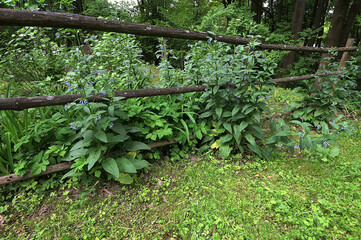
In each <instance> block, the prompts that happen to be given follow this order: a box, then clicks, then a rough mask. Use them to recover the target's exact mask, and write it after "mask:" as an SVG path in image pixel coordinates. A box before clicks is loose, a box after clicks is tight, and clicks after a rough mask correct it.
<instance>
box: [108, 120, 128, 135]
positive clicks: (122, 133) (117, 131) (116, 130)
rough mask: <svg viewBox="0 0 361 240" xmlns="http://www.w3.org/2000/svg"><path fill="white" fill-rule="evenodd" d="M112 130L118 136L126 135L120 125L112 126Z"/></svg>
mask: <svg viewBox="0 0 361 240" xmlns="http://www.w3.org/2000/svg"><path fill="white" fill-rule="evenodd" d="M112 130H113V131H114V132H116V133H118V134H119V135H127V133H126V131H125V129H124V126H123V125H122V124H120V123H115V124H114V126H113V127H112Z"/></svg>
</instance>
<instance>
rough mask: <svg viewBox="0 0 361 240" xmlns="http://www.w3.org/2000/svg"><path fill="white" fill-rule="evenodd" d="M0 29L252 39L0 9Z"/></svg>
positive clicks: (283, 48) (291, 48)
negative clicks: (40, 29) (4, 27)
mask: <svg viewBox="0 0 361 240" xmlns="http://www.w3.org/2000/svg"><path fill="white" fill-rule="evenodd" d="M0 25H3V26H5V25H17V26H37V27H56V28H75V29H84V30H99V31H105V32H118V33H128V34H136V35H142V36H154V37H165V38H181V39H188V40H201V41H207V40H208V39H209V38H213V39H216V40H217V41H220V42H225V43H231V44H236V45H246V44H248V43H249V42H250V41H254V40H252V39H249V38H241V37H237V36H227V35H214V34H211V33H207V32H200V31H190V30H184V29H175V28H166V27H159V26H153V25H146V24H139V23H128V22H122V21H115V20H109V19H103V18H96V17H88V16H84V15H78V14H66V13H56V12H39V11H23V10H13V9H0ZM258 42H259V43H260V44H259V45H257V46H256V47H257V48H258V49H262V50H267V49H268V50H281V51H305V52H322V53H327V52H329V51H330V50H331V49H332V50H335V51H339V52H345V51H355V50H357V47H340V48H323V47H304V46H290V45H276V44H264V43H261V42H260V41H258Z"/></svg>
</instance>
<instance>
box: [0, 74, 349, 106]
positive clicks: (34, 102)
mask: <svg viewBox="0 0 361 240" xmlns="http://www.w3.org/2000/svg"><path fill="white" fill-rule="evenodd" d="M343 72H344V71H336V72H328V73H318V74H309V75H303V76H297V77H287V78H278V79H273V81H274V82H276V83H284V82H294V81H301V80H306V79H312V78H314V77H316V76H319V77H322V76H330V75H339V74H342V73H343ZM230 85H232V84H230ZM211 87H212V86H207V85H196V86H188V87H173V88H152V89H136V90H125V91H114V92H113V95H114V96H116V97H123V100H126V99H128V98H137V97H153V96H161V95H169V94H181V93H189V92H202V91H205V90H207V89H208V88H211ZM224 87H225V86H223V88H224ZM82 98H84V95H82V94H71V95H54V96H38V97H14V98H0V110H15V111H20V110H24V109H27V108H34V107H46V106H56V105H65V104H67V103H71V102H74V101H79V99H82ZM108 99H109V96H108V94H104V95H102V94H100V95H97V96H93V97H88V98H87V100H88V102H106V101H108Z"/></svg>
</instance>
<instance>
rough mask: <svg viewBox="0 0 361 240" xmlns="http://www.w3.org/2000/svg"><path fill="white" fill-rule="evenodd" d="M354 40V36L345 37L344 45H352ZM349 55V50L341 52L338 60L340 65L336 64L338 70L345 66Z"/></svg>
mask: <svg viewBox="0 0 361 240" xmlns="http://www.w3.org/2000/svg"><path fill="white" fill-rule="evenodd" d="M354 42H355V39H354V38H349V39H347V42H346V47H352V45H353V43H354ZM349 56H350V53H349V52H343V54H342V57H341V60H340V65H338V70H339V71H341V70H342V69H343V68H344V67H345V66H346V61H347V59H348V57H349Z"/></svg>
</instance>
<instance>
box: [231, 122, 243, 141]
mask: <svg viewBox="0 0 361 240" xmlns="http://www.w3.org/2000/svg"><path fill="white" fill-rule="evenodd" d="M233 130H234V132H233V136H234V139H235V140H236V142H237V144H238V145H239V144H241V137H242V130H241V127H240V125H234V126H233Z"/></svg>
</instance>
